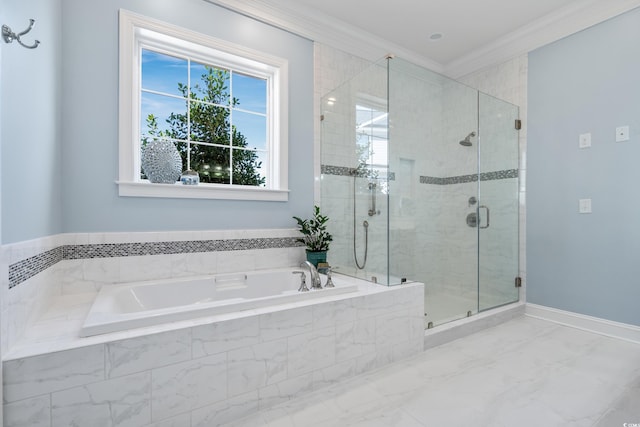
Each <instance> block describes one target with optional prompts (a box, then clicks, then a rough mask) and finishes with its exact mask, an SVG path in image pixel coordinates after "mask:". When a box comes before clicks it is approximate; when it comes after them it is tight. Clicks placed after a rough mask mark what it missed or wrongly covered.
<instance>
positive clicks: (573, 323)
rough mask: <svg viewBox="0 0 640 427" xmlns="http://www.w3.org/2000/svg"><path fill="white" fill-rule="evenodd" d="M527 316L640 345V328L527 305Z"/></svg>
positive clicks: (535, 305) (540, 306)
mask: <svg viewBox="0 0 640 427" xmlns="http://www.w3.org/2000/svg"><path fill="white" fill-rule="evenodd" d="M525 315H527V316H529V317H535V318H537V319H542V320H548V321H550V322H554V323H559V324H561V325H565V326H570V327H572V328H576V329H582V330H583V331H588V332H593V333H596V334H600V335H605V336H607V337H612V338H618V339H621V340H624V341H629V342H633V343H636V344H640V327H638V326H635V325H629V324H626V323H620V322H613V321H611V320H606V319H601V318H598V317H592V316H586V315H584V314H578V313H573V312H570V311H564V310H558V309H556V308H551V307H545V306H542V305H537V304H530V303H527V304H526V306H525Z"/></svg>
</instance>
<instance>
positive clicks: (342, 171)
mask: <svg viewBox="0 0 640 427" xmlns="http://www.w3.org/2000/svg"><path fill="white" fill-rule="evenodd" d="M320 172H321V173H322V174H323V175H335V176H353V175H354V174H355V173H356V172H357V173H358V176H360V177H365V176H367V174H366V173H363V172H358V169H357V168H348V167H345V166H331V165H321V166H320ZM517 177H518V169H504V170H500V171H494V172H482V173H481V174H480V181H494V180H498V179H509V178H517ZM395 179H396V174H395V172H389V180H390V181H395ZM476 181H478V174H470V175H460V176H451V177H445V178H440V177H437V176H423V175H421V176H420V184H434V185H451V184H464V183H467V182H476Z"/></svg>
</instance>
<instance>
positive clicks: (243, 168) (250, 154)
mask: <svg viewBox="0 0 640 427" xmlns="http://www.w3.org/2000/svg"><path fill="white" fill-rule="evenodd" d="M260 154H262V153H259V152H256V151H253V150H233V184H237V185H256V186H262V187H264V185H265V173H266V167H267V162H266V157H264V156H262V157H261V156H260Z"/></svg>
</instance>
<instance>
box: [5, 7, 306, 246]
mask: <svg viewBox="0 0 640 427" xmlns="http://www.w3.org/2000/svg"><path fill="white" fill-rule="evenodd" d="M4 3H5V4H7V5H8V7H7V9H11V8H14V9H18V8H19V9H20V11H21V12H24V13H21V14H13V13H9V11H7V13H5V14H4V15H5V16H6V17H7V19H8V23H9V24H10V25H12V26H15V27H20V28H15V29H18V30H22V26H23V25H26V23H27V22H28V21H27V19H28V18H29V17H34V18H36V20H37V24H36V28H35V29H34V33H35V36H37V37H38V38H40V39H41V41H42V45H41V46H40V47H39V48H38V49H36V50H35V51H27V50H26V49H22V48H20V47H18V46H2V49H3V55H4V56H3V63H2V86H3V93H2V112H3V113H2V125H3V126H2V162H3V163H2V185H3V188H2V190H3V191H2V197H3V200H2V207H3V212H2V221H3V223H2V228H3V235H2V237H3V242H4V243H10V242H16V241H21V240H26V239H30V238H35V237H41V236H46V235H50V234H55V233H59V232H103V231H107V232H108V231H164V230H204V229H244V228H282V227H293V226H294V225H295V224H294V222H293V220H292V219H291V216H292V215H307V214H309V213H310V212H311V208H312V205H313V44H312V42H311V41H309V40H306V39H303V38H300V37H298V36H295V35H292V34H290V33H288V32H285V31H281V30H278V29H275V28H273V27H271V26H268V25H264V24H261V23H259V22H257V21H254V20H252V19H249V18H246V17H244V16H242V15H239V14H236V13H233V12H230V11H228V10H226V9H223V8H220V7H218V6H214V5H211V4H209V3H206V2H204V1H202V0H182V1H179V2H177V1H170V0H113V1H101V0H61V1H50V0H38V1H37V2H32V1H30V2H20V1H18V0H11V1H10V0H4ZM119 8H124V9H127V10H130V11H133V12H136V13H140V14H143V15H146V16H149V17H152V18H156V19H160V20H163V21H166V22H169V23H172V24H175V25H179V26H182V27H185V28H189V29H192V30H196V31H199V32H202V33H205V34H209V35H211V36H214V37H218V38H222V39H225V40H228V41H231V42H235V43H239V44H243V45H246V46H248V47H251V48H254V49H259V50H262V51H264V52H268V53H271V54H274V55H277V56H280V57H283V58H286V59H288V60H289V79H290V80H289V108H290V110H289V189H290V190H291V192H290V195H289V201H288V202H245V201H228V200H190V199H166V198H135V197H119V196H118V189H117V186H116V184H115V181H116V180H117V178H118V9H119ZM9 18H11V19H9ZM28 39H30V38H28ZM14 177H15V178H14ZM185 213H189V215H188V219H187V218H186V216H185Z"/></svg>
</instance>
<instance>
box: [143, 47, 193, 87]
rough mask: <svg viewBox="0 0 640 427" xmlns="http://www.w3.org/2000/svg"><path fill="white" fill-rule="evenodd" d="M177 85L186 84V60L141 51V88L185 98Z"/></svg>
mask: <svg viewBox="0 0 640 427" xmlns="http://www.w3.org/2000/svg"><path fill="white" fill-rule="evenodd" d="M178 83H183V84H184V85H186V84H187V60H186V59H181V58H176V57H173V56H169V55H164V54H162V53H157V52H154V51H151V50H147V49H142V88H143V89H147V90H154V91H157V92H163V93H168V94H171V95H179V96H185V95H186V92H185V93H182V92H181V91H180V90H179V89H178Z"/></svg>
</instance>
